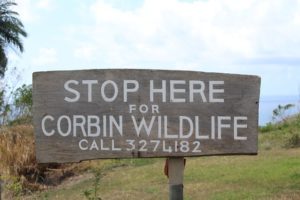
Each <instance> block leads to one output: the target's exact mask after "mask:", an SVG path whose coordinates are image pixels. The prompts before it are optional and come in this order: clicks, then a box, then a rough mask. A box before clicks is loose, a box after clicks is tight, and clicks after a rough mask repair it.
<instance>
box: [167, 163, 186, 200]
mask: <svg viewBox="0 0 300 200" xmlns="http://www.w3.org/2000/svg"><path fill="white" fill-rule="evenodd" d="M168 168H169V169H168V172H169V200H183V173H184V158H183V157H179V158H169V160H168Z"/></svg>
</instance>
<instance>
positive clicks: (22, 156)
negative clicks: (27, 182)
mask: <svg viewBox="0 0 300 200" xmlns="http://www.w3.org/2000/svg"><path fill="white" fill-rule="evenodd" d="M0 168H1V169H2V173H4V174H7V175H10V176H20V175H26V174H28V173H32V172H34V171H36V169H37V164H36V161H35V154H34V139H33V127H32V126H31V125H18V126H14V127H1V130H0Z"/></svg>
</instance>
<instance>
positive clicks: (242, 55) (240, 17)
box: [8, 0, 300, 96]
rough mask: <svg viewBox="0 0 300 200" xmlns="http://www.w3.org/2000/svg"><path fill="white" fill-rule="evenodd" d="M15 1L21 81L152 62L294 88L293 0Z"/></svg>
mask: <svg viewBox="0 0 300 200" xmlns="http://www.w3.org/2000/svg"><path fill="white" fill-rule="evenodd" d="M16 2H17V3H18V6H17V7H16V8H15V9H16V10H17V11H18V12H19V14H20V18H21V20H22V21H23V22H24V25H25V28H26V30H27V32H28V34H29V36H28V38H26V39H24V45H25V52H24V53H23V54H15V53H14V52H13V51H12V50H9V57H10V58H11V59H10V63H9V68H10V69H12V68H13V67H17V69H18V73H20V74H21V75H22V80H21V81H19V82H20V83H21V82H22V83H23V82H25V83H31V76H32V72H34V71H48V70H75V69H92V68H99V69H101V68H143V69H150V68H151V69H174V70H195V71H206V72H224V73H237V74H253V75H259V76H261V78H262V87H261V95H262V96H268V95H295V96H296V95H299V94H300V36H299V35H300V1H299V0H298V1H297V0H289V1H287V0H264V1H261V0H247V1H240V0H227V1H218V0H132V1H130V0H126V1H125V0H85V1H82V0H81V1H80V0H73V1H61V0H16ZM8 73H12V72H11V70H9V71H8ZM13 73H15V72H13Z"/></svg>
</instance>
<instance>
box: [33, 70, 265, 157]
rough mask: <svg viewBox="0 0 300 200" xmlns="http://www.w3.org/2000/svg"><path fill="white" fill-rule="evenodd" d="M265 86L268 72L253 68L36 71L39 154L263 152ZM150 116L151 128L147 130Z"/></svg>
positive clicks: (135, 154) (217, 153) (114, 154)
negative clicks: (254, 72) (246, 71)
mask: <svg viewBox="0 0 300 200" xmlns="http://www.w3.org/2000/svg"><path fill="white" fill-rule="evenodd" d="M151 88H152V89H151ZM259 92H260V78H259V77H257V76H249V75H234V74H221V73H203V72H193V71H164V70H130V69H122V70H119V69H110V70H79V71H53V72H36V73H34V74H33V111H34V125H35V139H36V154H37V160H38V162H41V163H47V162H58V163H63V162H79V161H81V160H88V159H98V158H130V157H172V156H174V157H178V156H204V155H236V154H256V153H257V128H258V102H259ZM140 106H141V107H140ZM143 120H144V122H146V124H147V126H148V129H149V130H147V128H145V127H141V128H140V130H139V125H140V123H143ZM149 126H150V127H149ZM234 132H236V135H235V134H234ZM180 134H181V135H180Z"/></svg>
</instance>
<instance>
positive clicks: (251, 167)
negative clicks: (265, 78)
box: [27, 116, 300, 200]
mask: <svg viewBox="0 0 300 200" xmlns="http://www.w3.org/2000/svg"><path fill="white" fill-rule="evenodd" d="M261 131H262V132H263V133H261V134H260V135H259V153H258V155H257V156H215V157H199V158H187V163H186V168H185V171H184V199H186V200H194V199H196V200H197V199H208V200H210V199H211V200H219V199H220V200H224V199H226V200H227V199H230V200H240V199H249V200H250V199H253V200H256V199H258V200H259V199H270V200H271V199H272V200H273V199H274V200H280V199H294V200H297V199H300V148H299V146H300V145H299V144H300V141H299V138H298V137H295V135H298V134H300V117H299V116H298V117H295V118H293V119H291V120H289V121H287V122H286V123H281V124H270V125H268V127H262V128H261ZM291 141H292V143H290V142H291ZM288 144H292V145H288ZM164 162H165V159H125V160H106V161H93V165H91V166H92V167H91V168H92V169H96V168H98V169H99V170H102V171H101V172H102V173H103V177H102V178H101V179H100V183H99V191H98V194H99V196H100V197H101V198H102V199H103V200H106V199H109V200H126V199H128V200H140V199H142V200H152V199H153V200H156V199H168V179H167V178H166V177H165V176H164V174H163V168H164ZM97 166H98V167H97ZM93 183H94V180H93V179H88V180H85V181H81V182H78V183H77V184H73V185H72V186H68V187H64V188H62V187H59V188H54V189H50V190H47V191H44V192H41V193H38V194H36V195H34V196H30V197H28V198H27V199H34V198H35V199H59V200H60V199H61V200H62V199H72V200H79V199H84V195H83V193H84V191H85V190H89V189H91V188H93Z"/></svg>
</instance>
